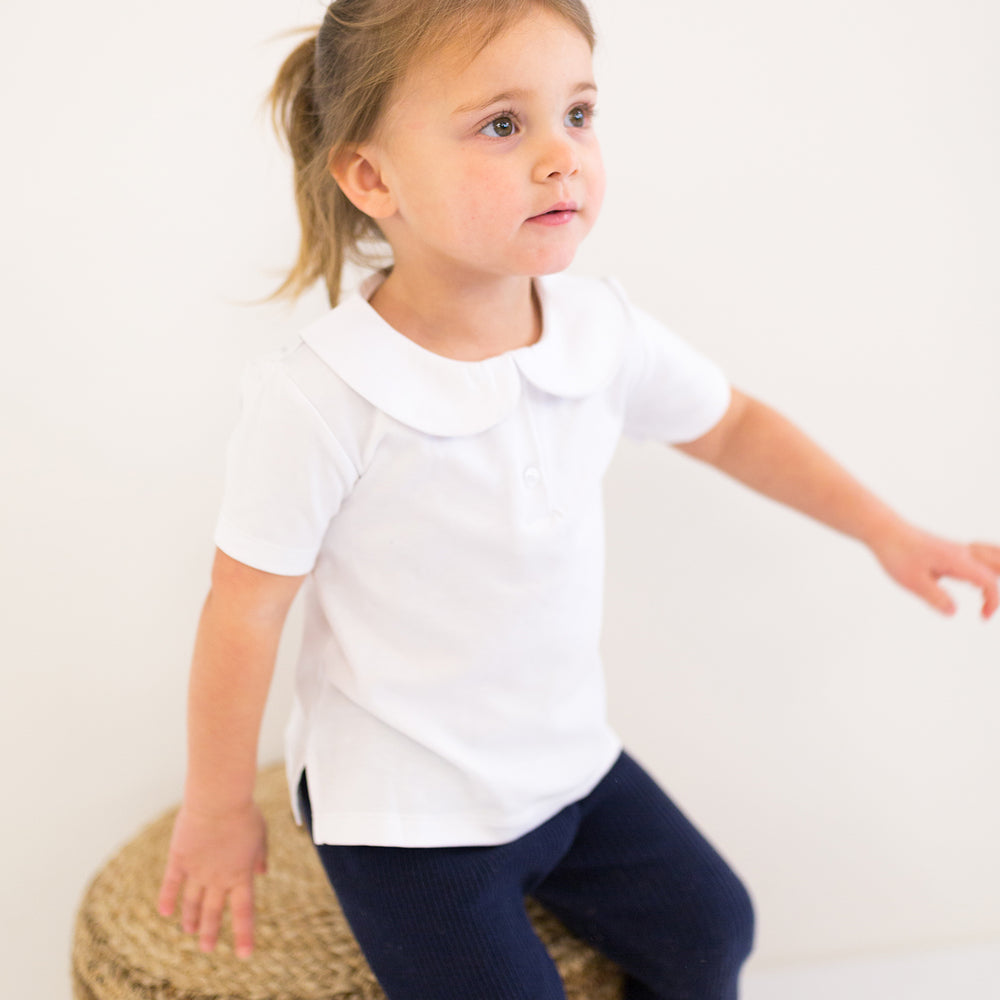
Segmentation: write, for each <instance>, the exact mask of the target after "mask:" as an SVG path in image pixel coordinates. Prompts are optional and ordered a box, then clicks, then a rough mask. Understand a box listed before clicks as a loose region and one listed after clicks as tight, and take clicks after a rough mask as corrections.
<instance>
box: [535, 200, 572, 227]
mask: <svg viewBox="0 0 1000 1000" xmlns="http://www.w3.org/2000/svg"><path fill="white" fill-rule="evenodd" d="M576 213H577V206H576V203H575V202H572V201H566V202H560V203H559V204H558V205H553V206H552V207H551V208H550V209H549V210H548V211H547V212H542V213H541V214H540V215H533V216H531V218H530V219H528V222H535V223H537V224H538V225H541V226H564V225H565V224H566V223H567V222H569V221H570V220H571V219H572V218H573V216H575V215H576Z"/></svg>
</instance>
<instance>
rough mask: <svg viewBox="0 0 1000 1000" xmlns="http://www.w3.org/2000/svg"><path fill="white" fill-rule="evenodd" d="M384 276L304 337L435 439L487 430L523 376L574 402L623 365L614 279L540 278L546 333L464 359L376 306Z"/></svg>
mask: <svg viewBox="0 0 1000 1000" xmlns="http://www.w3.org/2000/svg"><path fill="white" fill-rule="evenodd" d="M381 281H382V276H381V275H374V276H372V277H371V278H369V279H367V280H366V281H365V282H363V283H362V285H361V286H360V287H359V289H358V290H357V291H355V292H353V293H351V294H350V295H348V296H347V297H346V298H345V299H344V300H343V301H342V302H341V304H340V305H338V306H337V307H336V308H334V309H332V310H330V312H328V313H326V314H325V315H324V316H322V317H321V318H320V319H318V320H316V321H315V322H313V323H312V324H311V325H309V326H308V327H306V329H305V330H304V331H303V332H302V339H303V340H304V341H305V343H306V344H308V346H309V347H310V348H312V350H313V351H315V352H316V354H317V355H319V357H320V358H321V359H322V360H323V361H324V362H325V363H326V364H327V365H329V367H330V368H332V369H333V370H334V371H335V372H336V373H337V374H338V375H339V376H340V377H341V378H342V379H343V380H344V381H345V382H346V383H347V384H348V385H349V386H350V387H351V388H352V389H353V390H354V391H355V392H357V393H358V394H359V395H361V396H363V397H364V398H365V399H366V400H368V402H370V403H371V404H372V405H373V406H375V407H377V408H378V409H380V410H382V411H383V412H385V413H387V414H388V415H389V416H390V417H393V418H394V419H395V420H399V421H400V422H402V423H404V424H407V425H408V426H410V427H413V428H415V429H416V430H419V431H422V432H423V433H425V434H433V435H435V436H439V437H453V436H459V435H467V434H478V433H480V432H481V431H485V430H488V429H489V428H490V427H493V426H495V425H496V424H498V423H499V422H500V421H501V420H503V419H504V417H506V416H507V415H508V414H509V413H510V412H511V410H513V408H514V406H515V405H516V404H517V401H518V399H519V397H520V395H521V377H522V376H524V377H525V378H527V379H528V380H529V381H530V382H531V383H533V384H534V385H535V386H536V387H537V388H539V389H541V390H543V391H544V392H547V393H549V394H551V395H553V396H560V397H563V398H565V399H581V398H583V397H584V396H588V395H590V394H591V393H594V392H597V391H598V390H600V389H602V388H603V387H604V386H605V385H607V384H608V383H609V382H610V381H611V379H612V378H613V377H614V375H615V373H616V372H617V371H618V369H619V367H620V366H621V363H622V359H623V332H622V330H623V321H624V319H625V313H624V308H623V305H622V302H621V299H620V298H619V297H618V295H617V294H615V293H614V292H613V291H612V290H611V287H610V285H609V284H608V283H605V282H600V281H595V280H593V279H587V278H580V277H572V276H568V275H554V276H548V277H544V278H536V279H535V287H536V289H537V291H538V297H539V301H540V303H541V309H542V336H541V338H540V339H539V340H538V341H537V342H536V343H534V344H532V345H531V346H529V347H520V348H517V349H516V350H512V351H508V352H506V353H504V354H500V355H498V356H496V357H493V358H487V359H486V360H484V361H457V360H455V359H454V358H446V357H444V356H443V355H440V354H435V353H434V352H433V351H428V350H427V349H426V348H423V347H420V346H419V345H418V344H416V343H414V342H413V341H412V340H410V339H409V338H408V337H405V336H404V335H403V334H401V333H400V332H399V331H398V330H395V329H394V328H393V327H391V326H390V325H389V324H388V323H386V322H385V320H383V319H382V317H381V316H379V314H378V313H377V312H376V311H375V310H374V309H373V308H372V307H371V306H370V305H369V304H368V299H369V298H370V296H371V295H372V294H373V293H374V291H375V289H376V288H377V287H378V285H379V283H380V282H381Z"/></svg>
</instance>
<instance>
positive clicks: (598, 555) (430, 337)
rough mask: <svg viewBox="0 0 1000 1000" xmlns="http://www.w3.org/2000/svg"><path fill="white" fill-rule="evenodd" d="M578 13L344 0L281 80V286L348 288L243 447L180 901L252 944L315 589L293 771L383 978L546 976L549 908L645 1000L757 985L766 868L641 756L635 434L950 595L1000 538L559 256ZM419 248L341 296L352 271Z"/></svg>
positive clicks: (272, 374) (576, 141)
mask: <svg viewBox="0 0 1000 1000" xmlns="http://www.w3.org/2000/svg"><path fill="white" fill-rule="evenodd" d="M593 42H594V38H593V32H592V28H591V23H590V20H589V18H588V15H587V11H586V10H585V8H584V7H583V5H582V4H581V3H580V2H578V0H335V2H334V3H332V4H331V5H330V7H329V9H328V10H327V13H326V16H325V19H324V21H323V25H322V27H321V29H320V30H319V33H318V36H317V37H315V38H310V39H309V40H307V41H306V42H305V43H303V44H302V45H301V46H300V47H299V48H298V49H297V50H296V51H295V52H294V53H293V54H292V55H291V57H290V58H289V59H288V61H287V62H286V64H285V65H284V67H283V68H282V70H281V73H280V75H279V77H278V80H277V82H276V84H275V88H274V92H273V95H272V96H273V100H274V105H275V108H276V112H277V114H278V117H279V118H280V119H281V120H282V122H283V123H284V126H285V128H286V129H287V135H288V139H289V144H290V146H291V150H292V153H293V155H294V160H295V177H296V193H297V200H298V208H299V215H300V219H301V224H302V244H301V250H300V254H299V259H298V262H297V264H296V266H295V268H294V270H293V271H292V273H291V275H290V276H289V278H288V280H287V281H286V282H285V285H284V286H283V287H282V291H284V292H288V293H291V294H295V293H298V292H299V291H301V290H302V289H304V288H306V287H308V286H309V285H310V284H312V283H313V282H314V281H315V280H317V279H319V278H322V279H324V280H325V282H326V285H327V288H328V290H329V294H330V300H331V305H332V306H334V308H332V309H331V311H329V312H328V313H327V314H326V315H324V316H322V317H320V318H319V319H318V320H317V321H315V322H314V323H312V324H311V325H309V326H308V327H307V328H306V329H305V330H304V331H303V333H302V339H301V343H300V344H299V345H298V346H297V347H295V348H294V349H293V350H291V351H290V352H287V353H285V354H284V355H282V356H280V357H277V358H272V359H269V360H267V361H265V362H262V363H261V364H259V365H258V366H256V367H255V368H254V369H253V371H252V374H251V376H250V378H249V379H248V383H247V386H246V392H245V400H244V410H243V415H242V418H241V421H240V423H239V426H238V428H237V430H236V432H235V435H234V437H233V439H232V443H231V446H230V452H229V462H228V475H227V482H226V490H225V497H224V501H223V505H222V511H221V514H220V517H219V522H218V528H217V534H216V542H217V546H218V552H217V555H216V560H215V565H214V569H213V578H212V587H211V591H210V594H209V597H208V600H207V602H206V605H205V609H204V612H203V615H202V619H201V624H200V627H199V631H198V638H197V643H196V649H195V654H194V662H193V666H192V675H191V693H190V713H189V768H188V779H187V783H186V788H185V794H184V801H183V804H182V808H181V811H180V814H179V816H178V818H177V824H176V828H175V832H174V838H173V842H172V847H171V853H170V860H169V863H168V866H167V871H166V874H165V877H164V881H163V889H162V893H161V899H160V907H161V910H162V912H163V913H164V914H169V913H171V912H172V910H173V907H174V905H175V901H176V899H177V897H178V895H181V896H182V921H183V926H184V927H185V929H186V930H187V931H190V932H192V933H196V934H198V935H199V937H200V941H201V944H202V946H203V947H204V948H206V949H211V948H212V947H214V944H215V941H216V938H217V934H218V928H219V922H220V918H221V915H222V912H223V910H224V908H225V907H226V905H227V904H228V905H229V906H230V908H231V912H232V918H233V930H234V936H235V942H236V948H237V951H238V953H239V954H242V955H246V954H248V953H249V952H250V950H251V947H252V927H253V903H252V885H253V876H254V873H255V872H261V871H263V870H264V857H265V834H264V829H263V823H262V820H261V817H260V814H259V812H258V811H257V809H256V808H255V806H254V804H253V800H252V795H251V793H252V788H253V782H254V775H255V771H256V759H257V754H256V748H257V736H258V729H259V725H260V719H261V713H262V711H263V706H264V702H265V699H266V694H267V689H268V685H269V682H270V677H271V672H272V668H273V662H274V655H275V649H276V646H277V643H278V637H279V634H280V632H281V628H282V624H283V622H284V619H285V615H286V612H287V609H288V607H289V604H290V603H291V601H292V598H293V597H294V596H295V594H296V592H297V591H298V590H299V587H300V584H302V583H303V581H305V580H308V586H307V587H306V591H305V594H304V599H305V603H306V607H305V619H306V624H305V635H304V639H303V645H302V651H301V656H300V662H299V667H298V674H297V688H296V700H295V707H294V713H293V717H292V719H291V723H290V726H289V730H288V746H287V764H288V778H289V782H290V789H291V792H292V801H293V807H294V809H295V813H296V816H297V818H298V819H299V820H300V821H301V822H305V823H306V824H308V825H309V828H310V829H311V832H312V835H313V839H314V840H315V842H316V845H317V850H318V851H319V854H320V857H321V859H322V861H323V864H324V866H325V869H326V871H327V873H328V875H329V878H330V881H331V883H332V885H333V886H334V888H335V889H336V892H337V895H338V897H339V899H340V902H341V905H342V906H343V909H344V912H345V914H346V915H347V917H348V920H349V921H350V924H351V926H352V928H353V930H354V932H355V934H356V936H357V938H358V940H359V942H360V944H361V947H362V949H363V950H364V952H365V955H366V956H367V958H368V960H369V962H370V964H371V966H372V969H373V971H374V972H375V974H376V976H377V977H378V979H379V981H380V982H381V984H382V986H383V987H384V989H385V991H386V993H387V994H388V996H389V998H390V1000H555V998H558V997H561V996H563V993H562V987H561V985H560V982H559V977H558V974H557V973H556V970H555V968H554V966H553V964H552V962H551V961H550V959H549V957H548V956H547V955H546V954H545V951H544V949H543V948H542V947H541V945H540V944H539V941H538V939H537V938H536V937H535V935H534V933H533V932H532V929H531V925H530V922H529V920H528V918H527V916H526V914H525V909H524V904H523V900H524V897H525V896H526V895H533V896H535V897H537V898H538V899H539V900H540V901H541V902H542V903H543V904H544V905H545V906H547V907H548V908H549V909H551V910H552V911H553V912H554V913H555V914H556V915H557V916H559V917H560V918H561V919H562V920H563V921H564V922H565V923H566V924H567V925H568V926H569V927H570V929H572V930H573V931H574V932H575V933H577V934H578V935H580V936H581V937H583V938H585V939H586V940H588V941H590V942H592V943H593V944H594V945H595V946H596V947H598V948H600V949H602V950H603V951H604V952H606V953H607V954H608V955H609V956H610V957H611V958H613V959H614V960H615V961H616V962H618V963H619V964H620V965H621V967H622V968H623V969H624V971H625V973H626V976H627V982H628V996H629V998H631V1000H641V998H660V1000H668V998H669V1000H680V998H686V1000H732V998H734V997H735V996H736V990H737V979H738V974H739V970H740V967H741V965H742V963H743V961H744V960H745V958H746V956H747V954H748V952H749V950H750V946H751V938H752V928H753V916H752V909H751V904H750V901H749V898H748V896H747V893H746V891H745V890H744V888H743V886H742V884H741V883H740V881H739V879H738V878H737V877H736V875H734V873H733V872H732V871H731V870H730V869H729V867H728V866H727V865H726V864H725V862H724V861H723V860H722V859H721V858H720V857H719V855H718V854H717V853H716V852H715V851H714V850H713V848H712V847H711V846H709V844H708V843H707V842H706V841H705V840H704V838H703V837H702V836H701V835H700V834H699V833H698V832H697V831H696V830H695V829H694V828H693V827H692V826H691V824H690V823H689V822H688V821H687V820H686V819H685V817H684V816H683V815H681V814H680V813H679V811H678V810H677V809H676V808H675V806H674V805H673V804H672V803H671V802H670V800H669V799H668V798H667V797H666V796H665V795H664V793H663V792H662V791H661V790H660V789H659V788H658V787H657V785H656V784H655V783H654V782H653V781H652V780H651V779H650V778H649V777H648V776H647V775H646V774H645V773H644V772H643V771H642V769H641V768H640V767H639V766H638V765H637V764H636V763H635V761H633V760H632V759H631V758H630V757H629V756H628V755H627V754H626V753H624V752H623V750H622V747H621V745H620V743H619V741H618V739H617V737H616V735H615V733H614V732H613V731H612V730H611V729H610V728H609V726H608V724H607V721H606V719H605V710H604V694H603V677H602V667H601V663H600V659H599V655H598V633H599V627H600V617H601V578H602V507H601V479H602V476H603V473H604V471H605V469H606V468H607V465H608V463H609V461H610V459H611V456H612V454H613V452H614V450H615V447H616V444H617V442H618V440H619V437H620V436H621V434H623V433H625V434H628V435H630V436H632V437H635V438H655V439H657V440H660V441H664V442H669V443H671V444H674V445H676V446H677V447H678V448H680V449H681V450H683V451H685V452H686V453H688V454H689V455H692V456H694V457H696V458H699V459H701V460H704V461H706V462H710V463H711V464H713V465H715V466H717V467H718V468H720V469H722V470H723V471H725V472H727V473H729V474H730V475H732V476H734V477H735V478H737V479H738V480H740V481H742V482H744V483H746V484H748V485H749V486H751V487H753V488H755V489H757V490H759V491H761V492H763V493H765V494H766V495H768V496H770V497H772V498H775V499H777V500H780V501H783V502H785V503H787V504H789V505H791V506H792V507H795V508H797V509H798V510H800V511H803V512H805V513H807V514H810V515H812V516H813V517H815V518H817V519H818V520H820V521H822V522H824V523H826V524H828V525H830V526H831V527H833V528H835V529H838V530H840V531H842V532H844V533H846V534H848V535H850V536H852V537H854V538H857V539H859V540H861V541H862V542H864V543H866V544H867V545H868V546H870V547H871V549H872V551H873V552H874V554H875V555H876V556H877V557H878V559H879V560H880V561H881V563H882V565H883V566H884V567H885V569H886V570H887V571H888V572H889V573H890V574H891V575H892V576H893V577H894V578H895V579H896V580H897V581H898V582H899V583H901V584H902V585H903V586H906V587H908V588H909V589H911V590H913V591H915V592H916V593H917V594H919V595H921V596H922V597H924V598H926V599H927V600H928V601H929V602H930V603H931V604H932V605H934V606H935V607H937V608H938V609H940V610H942V611H950V610H951V603H950V600H949V598H948V596H947V594H946V593H945V592H944V591H943V590H942V589H940V588H939V587H938V585H937V580H938V578H940V577H941V576H944V575H948V576H953V577H957V578H959V579H962V580H966V581H970V582H972V583H973V584H975V585H976V586H978V587H980V588H981V589H982V591H983V594H984V605H983V614H984V615H985V616H987V617H988V616H989V615H991V614H992V613H993V611H994V610H995V609H996V607H997V580H996V574H997V571H998V570H1000V549H997V548H994V547H991V546H985V545H978V546H962V545H958V544H952V543H950V542H946V541H943V540H940V539H937V538H934V537H931V536H929V535H927V534H925V533H923V532H921V531H919V530H917V529H916V528H914V527H912V526H910V525H909V524H907V523H905V522H904V521H902V520H901V519H900V518H899V517H898V516H896V515H895V514H894V513H893V512H892V511H891V510H889V509H888V508H887V507H885V506H884V505H883V504H882V503H880V502H879V501H878V500H877V499H876V498H875V497H873V496H872V495H871V494H870V493H868V492H867V491H866V490H864V489H863V488H862V487H861V486H860V485H859V484H858V483H857V482H855V481H854V480H853V479H852V478H851V477H849V476H848V475H847V473H845V472H844V471H843V470H842V469H841V468H839V467H838V466H837V465H836V464H834V462H833V461H832V460H831V459H830V458H828V457H827V456H826V455H825V454H824V453H823V452H821V451H820V450H819V449H818V448H817V447H816V446H815V445H813V444H812V443H811V442H810V441H809V440H808V439H806V438H805V437H804V436H803V435H802V434H801V433H800V432H799V431H798V430H796V428H795V427H793V426H792V425H791V424H789V423H788V422H787V421H785V420H784V419H782V418H781V417H779V416H778V415H777V414H776V413H774V411H772V410H770V409H768V408H767V407H766V406H764V405H763V404H761V403H759V402H757V401H755V400H753V399H752V398H750V397H749V396H747V395H745V394H743V393H741V392H739V391H737V390H735V389H732V388H731V387H730V386H729V385H728V383H727V381H726V379H725V378H724V376H723V375H722V373H721V372H720V371H719V370H718V368H717V367H716V366H715V365H714V364H712V363H711V362H710V361H708V360H706V359H705V358H704V357H702V356H700V355H699V354H698V353H696V352H695V351H693V350H692V349H691V348H690V347H688V346H687V345H686V344H685V343H683V342H682V341H680V340H679V339H678V338H676V337H675V336H674V335H673V334H671V333H670V332H668V331H667V330H665V329H664V328H663V327H662V326H661V325H660V324H659V323H658V322H657V321H656V320H654V319H653V318H651V317H650V316H648V315H647V314H645V313H644V312H642V311H641V310H640V309H638V308H636V307H635V306H633V305H632V304H631V303H630V301H629V300H628V298H627V297H626V295H625V293H624V291H623V290H622V289H621V288H620V287H619V286H618V285H617V284H616V283H614V282H613V281H600V280H591V279H585V278H579V277H568V276H564V275H561V274H560V272H562V271H563V270H564V269H565V268H566V267H567V266H568V265H569V264H570V262H571V261H572V260H573V256H574V253H575V251H576V249H577V247H578V246H579V244H580V242H581V240H582V239H583V238H584V236H585V235H586V234H587V232H588V231H589V230H590V228H591V227H592V225H593V224H594V221H595V219H596V217H597V213H598V211H599V209H600V206H601V199H602V194H603V188H604V176H603V172H602V167H601V157H600V151H599V147H598V142H597V137H596V134H595V131H594V124H593V116H594V103H595V100H596V95H597V88H596V86H595V83H594V74H593V69H592V65H591V50H592V47H593ZM376 245H383V246H385V245H387V247H388V249H389V250H390V251H391V261H392V264H391V267H389V268H387V269H385V270H382V271H377V272H376V273H375V274H373V276H372V277H371V278H370V279H368V280H367V281H366V282H365V283H363V284H362V285H361V287H360V289H358V290H357V291H353V292H351V293H350V294H349V295H347V296H346V297H345V298H344V299H343V300H342V301H339V291H340V283H341V268H342V264H343V261H344V259H345V257H353V258H358V257H359V256H362V255H363V254H364V253H365V252H367V251H368V250H370V249H371V247H372V246H376Z"/></svg>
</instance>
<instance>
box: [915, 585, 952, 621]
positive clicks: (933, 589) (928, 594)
mask: <svg viewBox="0 0 1000 1000" xmlns="http://www.w3.org/2000/svg"><path fill="white" fill-rule="evenodd" d="M912 590H913V592H914V593H915V594H917V596H919V597H922V598H923V599H924V600H925V601H926V602H927V603H928V604H929V605H930V606H931V607H932V608H934V609H935V610H936V611H940V612H941V614H943V615H953V614H954V613H955V602H954V601H953V600H952V599H951V596H950V595H949V594H948V592H947V591H946V590H945V589H944V588H943V587H939V586H938V585H937V584H936V583H935V582H934V581H933V580H932V579H930V578H928V577H920V578H918V579H917V581H916V582H915V583H914V584H913V585H912Z"/></svg>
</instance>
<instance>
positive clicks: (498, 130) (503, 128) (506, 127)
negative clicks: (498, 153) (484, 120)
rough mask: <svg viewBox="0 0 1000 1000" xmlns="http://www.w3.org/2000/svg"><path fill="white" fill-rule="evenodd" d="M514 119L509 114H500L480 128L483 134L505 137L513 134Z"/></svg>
mask: <svg viewBox="0 0 1000 1000" xmlns="http://www.w3.org/2000/svg"><path fill="white" fill-rule="evenodd" d="M514 130H515V125H514V119H513V118H511V117H510V115H500V117H499V118H494V119H493V121H491V122H490V123H489V125H486V126H484V127H483V128H482V130H481V131H482V133H483V134H484V135H488V136H492V137H493V138H495V139H507V138H509V137H510V136H512V135H513V134H514Z"/></svg>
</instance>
